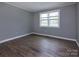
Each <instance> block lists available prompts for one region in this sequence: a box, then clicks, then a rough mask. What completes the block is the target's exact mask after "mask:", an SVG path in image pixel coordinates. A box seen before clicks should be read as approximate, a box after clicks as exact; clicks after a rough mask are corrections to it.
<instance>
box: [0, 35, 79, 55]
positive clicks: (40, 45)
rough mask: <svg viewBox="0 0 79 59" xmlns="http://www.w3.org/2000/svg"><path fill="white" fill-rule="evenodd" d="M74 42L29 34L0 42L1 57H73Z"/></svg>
mask: <svg viewBox="0 0 79 59" xmlns="http://www.w3.org/2000/svg"><path fill="white" fill-rule="evenodd" d="M78 53H79V51H78V47H77V45H76V43H75V42H73V41H67V40H62V39H55V38H50V37H44V36H39V35H29V36H25V37H22V38H19V39H15V40H12V41H9V42H5V43H3V44H0V56H1V57H4V56H5V57H66V56H67V57H69V56H70V57H71V56H72V57H75V56H79V54H78Z"/></svg>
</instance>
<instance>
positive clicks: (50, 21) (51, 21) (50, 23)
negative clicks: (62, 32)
mask: <svg viewBox="0 0 79 59" xmlns="http://www.w3.org/2000/svg"><path fill="white" fill-rule="evenodd" d="M49 26H50V27H59V22H58V20H49Z"/></svg>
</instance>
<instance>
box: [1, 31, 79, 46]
mask: <svg viewBox="0 0 79 59" xmlns="http://www.w3.org/2000/svg"><path fill="white" fill-rule="evenodd" d="M31 34H37V35H43V36H49V37H54V38H59V39H64V40H71V41H75V42H76V43H77V45H78V47H79V43H78V42H77V41H76V39H71V38H65V37H59V36H53V35H48V34H41V33H35V32H32V33H28V34H24V35H20V36H16V37H12V38H9V39H5V40H2V41H0V44H1V43H4V42H7V41H10V40H14V39H17V38H21V37H24V36H27V35H31Z"/></svg>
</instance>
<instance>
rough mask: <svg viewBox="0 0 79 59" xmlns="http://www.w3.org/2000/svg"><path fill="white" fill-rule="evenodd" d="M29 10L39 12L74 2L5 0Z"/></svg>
mask: <svg viewBox="0 0 79 59" xmlns="http://www.w3.org/2000/svg"><path fill="white" fill-rule="evenodd" d="M6 3H7V4H10V5H13V6H16V7H18V8H21V9H24V10H26V11H29V12H39V11H43V10H47V9H49V10H50V9H53V8H58V7H63V6H68V5H72V4H75V2H6Z"/></svg>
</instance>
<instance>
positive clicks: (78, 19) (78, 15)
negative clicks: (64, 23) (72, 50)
mask: <svg viewBox="0 0 79 59" xmlns="http://www.w3.org/2000/svg"><path fill="white" fill-rule="evenodd" d="M77 41H78V43H79V3H77Z"/></svg>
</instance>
